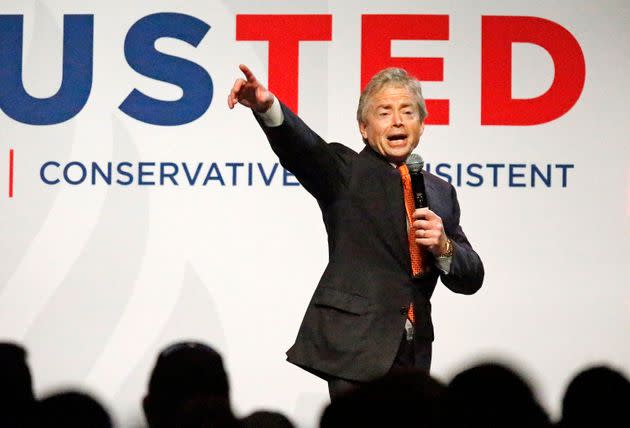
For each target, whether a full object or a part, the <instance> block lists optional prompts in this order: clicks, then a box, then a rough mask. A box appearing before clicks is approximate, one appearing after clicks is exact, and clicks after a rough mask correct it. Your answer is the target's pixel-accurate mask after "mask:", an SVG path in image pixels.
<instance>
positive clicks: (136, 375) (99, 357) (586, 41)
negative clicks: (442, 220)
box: [0, 0, 630, 427]
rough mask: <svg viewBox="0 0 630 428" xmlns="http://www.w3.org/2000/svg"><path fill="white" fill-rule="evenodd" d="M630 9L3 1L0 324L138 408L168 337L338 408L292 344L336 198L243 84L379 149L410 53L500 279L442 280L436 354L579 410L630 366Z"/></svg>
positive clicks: (430, 152)
mask: <svg viewBox="0 0 630 428" xmlns="http://www.w3.org/2000/svg"><path fill="white" fill-rule="evenodd" d="M629 21H630V7H629V5H628V2H626V1H622V0H619V1H612V0H610V1H600V2H592V1H587V0H571V1H569V0H562V1H553V2H551V1H543V0H537V1H531V0H530V1H520V0H514V1H509V2H507V1H498V0H494V1H490V0H487V1H477V2H455V1H437V0H430V1H429V0H428V1H422V2H420V1H396V0H388V1H382V0H378V1H376V0H373V1H358V0H330V1H302V0H299V1H298V0H296V1H293V2H285V1H265V2H257V1H253V0H232V1H220V0H204V1H201V0H190V1H187V2H180V1H174V0H151V1H150V0H126V1H124V2H123V1H118V0H115V1H114V0H112V1H109V2H101V1H85V0H39V1H35V0H3V1H2V2H1V3H0V110H1V112H0V135H1V137H0V216H1V222H0V233H1V236H2V239H1V244H0V257H1V260H2V262H1V263H0V340H14V341H19V342H21V343H23V344H24V345H25V346H26V347H27V349H28V352H29V361H30V364H31V367H32V370H33V374H34V379H35V385H36V389H37V392H38V394H40V395H41V394H44V393H46V392H47V391H51V390H54V389H56V388H59V387H62V386H76V387H85V388H87V389H88V390H90V391H93V392H94V393H95V394H97V395H98V396H99V397H100V398H102V399H103V400H104V401H105V402H106V403H107V405H108V406H109V407H110V408H111V409H112V411H113V412H114V415H115V417H116V420H117V421H118V422H119V423H120V424H121V425H122V426H135V425H140V424H141V423H142V415H141V406H140V402H141V398H142V396H143V394H144V391H145V386H146V382H147V379H148V374H149V370H150V368H151V366H152V364H153V362H154V360H155V357H156V355H157V353H158V351H159V350H160V349H161V348H162V347H164V346H165V345H167V344H169V343H171V342H173V341H176V340H182V339H190V338H193V339H197V340H202V341H205V342H208V343H209V344H211V345H212V346H214V347H216V348H217V349H218V350H219V351H220V352H221V353H222V354H223V355H224V358H225V360H226V364H227V368H228V370H229V375H230V381H231V385H232V395H233V402H234V407H235V410H236V411H237V413H238V414H240V415H243V414H245V413H248V412H250V411H252V410H254V409H257V408H261V407H264V408H271V409H279V410H281V411H283V412H285V413H287V414H288V415H289V416H290V417H291V418H292V419H293V420H294V421H295V422H296V423H298V424H299V425H300V426H303V427H313V426H316V425H317V423H318V417H319V414H320V411H321V409H322V406H323V405H325V404H326V402H327V389H326V385H325V383H324V382H322V381H321V380H319V379H317V378H315V377H313V376H312V375H310V374H308V373H306V372H304V371H302V370H300V369H298V368H296V367H293V366H292V365H290V364H289V363H287V362H286V361H285V356H284V352H285V351H286V350H287V349H288V347H289V346H290V345H291V344H292V343H293V340H294V338H295V334H296V332H297V328H298V326H299V324H300V321H301V317H302V315H303V311H304V310H305V308H306V305H307V303H308V301H309V299H310V297H311V294H312V292H313V290H314V287H315V284H316V283H317V281H318V279H319V276H320V275H321V273H322V271H323V268H324V266H325V264H326V261H327V248H326V236H325V231H324V228H323V224H322V221H321V216H320V212H319V210H318V207H317V204H316V203H315V201H314V200H313V199H312V198H311V197H310V195H308V194H307V192H306V191H305V190H304V189H302V188H301V186H300V185H299V183H298V182H297V181H296V179H295V177H294V176H293V175H292V174H291V173H290V172H288V171H285V170H284V169H283V168H282V166H280V165H279V164H278V161H277V159H276V158H275V156H274V154H273V153H272V151H271V150H270V148H269V147H268V144H267V142H266V139H265V137H264V135H263V133H262V132H261V130H260V129H259V128H258V126H257V124H256V122H255V120H254V118H253V117H252V114H251V112H249V111H248V110H247V109H246V108H244V107H242V106H239V107H238V108H236V109H235V110H233V111H230V110H229V109H228V107H227V103H226V98H227V94H228V92H229V89H230V88H231V86H232V83H233V82H234V80H235V79H236V78H237V77H240V72H239V70H238V65H239V64H240V63H244V64H247V65H249V66H250V68H251V69H252V70H253V71H254V73H255V74H256V75H257V76H258V77H259V78H260V80H261V81H263V82H265V83H267V84H268V85H269V86H270V88H271V90H272V91H274V93H276V94H277V95H278V97H279V98H281V99H282V100H284V101H285V102H286V103H287V104H288V105H289V106H290V107H291V108H292V109H294V110H295V111H298V112H299V114H300V116H301V117H302V118H304V120H305V121H306V122H307V123H308V124H309V125H310V126H311V127H312V128H313V129H314V130H316V131H317V132H318V133H319V134H320V135H321V136H322V137H323V138H324V139H326V140H327V141H339V142H343V143H345V144H346V145H348V146H350V147H352V148H353V149H355V150H357V151H358V150H361V148H362V146H363V143H362V141H361V138H360V135H359V133H358V129H357V124H356V120H355V111H356V105H357V102H358V97H359V94H360V90H361V88H362V85H364V84H365V83H366V82H367V80H368V79H369V78H370V77H371V75H372V74H374V73H375V72H376V71H378V70H379V69H381V68H384V67H388V66H402V67H405V68H407V69H408V70H409V71H411V72H412V74H414V75H416V76H417V77H419V78H420V79H421V80H422V81H423V82H424V92H425V96H426V98H427V99H428V110H429V119H428V121H427V127H426V131H425V133H424V135H423V136H422V139H421V142H420V146H419V149H418V151H419V152H420V153H421V154H422V156H423V157H424V159H425V160H426V161H427V166H426V167H427V169H429V170H430V171H432V172H433V173H435V174H437V175H438V176H441V177H442V178H444V179H445V180H447V181H450V182H451V183H452V184H453V185H454V186H456V188H457V190H458V194H459V199H460V204H461V207H462V224H463V227H464V229H465V230H466V233H467V235H468V237H469V239H470V241H471V242H472V243H473V245H474V246H475V248H476V249H477V251H478V253H479V254H480V255H481V257H482V259H483V260H484V263H485V267H486V281H485V284H484V286H483V288H482V289H481V290H480V291H479V292H478V293H477V294H475V295H474V296H459V295H455V294H453V293H450V292H449V291H448V290H446V288H445V287H441V286H438V288H437V291H436V293H435V295H434V298H433V315H434V321H435V326H436V336H437V339H436V342H435V344H434V358H433V369H432V372H433V374H434V375H435V376H437V377H438V378H439V379H441V380H443V381H448V380H449V379H450V377H451V376H452V375H453V374H454V373H456V372H457V371H458V370H460V369H462V368H464V367H465V366H467V365H469V364H472V363H474V362H476V361H479V360H481V359H483V358H495V359H501V360H506V361H508V362H510V364H513V365H515V366H516V367H517V368H518V369H520V370H522V371H523V372H524V373H525V374H526V375H527V376H529V377H530V378H531V379H532V381H533V383H534V385H535V387H536V390H537V393H538V394H539V396H540V398H541V400H542V402H543V403H544V404H545V406H546V407H547V408H548V409H549V410H550V411H551V412H552V414H554V415H557V413H558V409H559V404H560V399H561V396H562V394H563V392H564V388H565V386H566V383H567V382H568V380H569V379H570V378H571V376H573V375H574V374H575V373H576V371H577V370H579V369H582V368H584V367H585V366H586V365H588V364H591V363H602V362H603V363H607V364H612V365H614V366H615V367H617V368H620V369H621V370H624V371H625V373H626V374H627V373H628V372H629V371H630V342H629V341H628V331H629V327H630V292H629V291H628V290H629V288H628V277H629V275H630V269H629V268H628V266H629V265H628V259H629V255H630V251H629V250H630V248H629V246H630V244H629V242H630V239H629V231H630V164H629V159H630V156H629V155H630V150H629V142H628V135H630V121H628V118H627V116H628V113H629V112H630V111H629V109H628V104H627V100H628V99H629V98H630V90H629V89H630V85H629V84H628V78H627V76H628V75H630V56H628V54H627V49H628V46H630V27H629V26H628V25H627V24H628V22H629Z"/></svg>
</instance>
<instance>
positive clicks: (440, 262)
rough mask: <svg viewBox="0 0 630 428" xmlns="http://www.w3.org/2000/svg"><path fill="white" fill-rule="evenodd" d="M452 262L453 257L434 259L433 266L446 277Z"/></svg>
mask: <svg viewBox="0 0 630 428" xmlns="http://www.w3.org/2000/svg"><path fill="white" fill-rule="evenodd" d="M452 262H453V256H451V257H436V258H435V264H436V265H437V267H438V269H440V270H441V271H442V273H445V274H447V275H448V273H449V272H450V271H451V263H452Z"/></svg>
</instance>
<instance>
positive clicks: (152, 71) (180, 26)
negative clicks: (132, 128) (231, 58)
mask: <svg viewBox="0 0 630 428" xmlns="http://www.w3.org/2000/svg"><path fill="white" fill-rule="evenodd" d="M209 29H210V26H209V25H208V24H206V23H205V22H203V21H201V20H199V19H197V18H195V17H192V16H188V15H183V14H180V13H156V14H154V15H149V16H145V17H144V18H142V19H140V20H139V21H138V22H136V23H135V24H133V26H132V27H131V29H130V30H129V33H128V34H127V38H126V39H125V57H126V58H127V62H128V63H129V65H130V66H131V67H132V68H133V69H134V70H135V71H137V72H138V73H140V74H142V75H144V76H147V77H150V78H153V79H156V80H160V81H162V82H167V83H172V84H174V85H177V86H179V87H180V88H182V90H183V92H184V94H183V96H182V97H181V98H180V99H179V100H177V101H163V100H157V99H155V98H151V97H149V96H147V95H145V94H143V93H142V92H140V91H138V90H137V89H134V90H133V91H132V92H131V94H129V96H128V97H127V98H126V99H125V101H123V103H122V104H121V105H120V107H119V108H120V109H121V110H122V111H124V112H125V113H127V114H128V115H129V116H131V117H133V118H135V119H137V120H140V121H142V122H145V123H150V124H152V125H167V126H173V125H183V124H185V123H189V122H192V121H193V120H195V119H197V118H199V117H200V116H201V115H202V114H204V113H205V112H206V110H207V109H208V107H209V106H210V102H211V101H212V78H211V77H210V75H209V74H208V72H207V71H206V70H204V69H203V68H202V67H201V66H199V65H197V64H195V63H193V62H191V61H188V60H185V59H182V58H179V57H175V56H171V55H167V54H164V53H161V52H158V51H157V50H156V49H155V41H156V40H157V39H159V38H161V37H172V38H175V39H178V40H183V41H184V42H186V43H188V44H190V45H192V46H195V47H197V45H198V44H199V42H201V39H203V38H204V36H205V35H206V33H207V32H208V30H209Z"/></svg>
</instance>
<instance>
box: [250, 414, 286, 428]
mask: <svg viewBox="0 0 630 428" xmlns="http://www.w3.org/2000/svg"><path fill="white" fill-rule="evenodd" d="M240 426H241V428H294V427H293V424H292V423H291V421H290V420H289V419H288V418H287V417H286V416H284V415H283V414H281V413H277V412H270V411H266V410H259V411H257V412H254V413H252V414H250V415H248V416H246V417H244V418H243V419H241V425H240Z"/></svg>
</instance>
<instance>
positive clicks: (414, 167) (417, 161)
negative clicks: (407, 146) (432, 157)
mask: <svg viewBox="0 0 630 428" xmlns="http://www.w3.org/2000/svg"><path fill="white" fill-rule="evenodd" d="M405 163H406V164H407V168H409V172H411V173H419V172H420V171H422V168H424V160H423V159H422V156H420V155H419V154H417V153H412V154H410V155H409V157H407V161H406V162H405Z"/></svg>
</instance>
